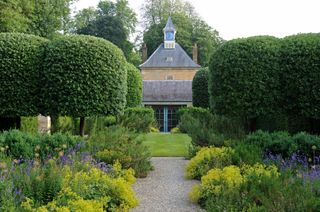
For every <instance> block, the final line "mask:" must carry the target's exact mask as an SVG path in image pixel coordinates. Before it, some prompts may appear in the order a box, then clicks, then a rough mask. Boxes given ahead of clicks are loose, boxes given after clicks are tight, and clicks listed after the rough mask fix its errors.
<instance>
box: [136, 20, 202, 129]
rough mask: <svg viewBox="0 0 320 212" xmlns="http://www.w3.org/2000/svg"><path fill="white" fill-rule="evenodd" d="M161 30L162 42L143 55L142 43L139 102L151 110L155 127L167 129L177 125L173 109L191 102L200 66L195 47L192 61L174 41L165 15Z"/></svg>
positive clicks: (172, 28) (175, 113)
mask: <svg viewBox="0 0 320 212" xmlns="http://www.w3.org/2000/svg"><path fill="white" fill-rule="evenodd" d="M163 33H164V43H162V44H160V45H159V47H158V48H157V49H156V50H155V51H154V52H153V54H152V55H151V56H150V57H149V58H147V57H146V53H147V52H146V46H144V50H143V58H144V59H146V61H144V63H143V64H141V65H140V69H141V74H142V77H143V104H144V106H150V107H152V108H153V109H154V110H155V115H156V118H157V121H158V125H159V128H160V130H161V131H162V132H169V131H170V130H171V129H172V128H174V127H176V125H177V124H178V120H177V110H178V109H179V108H181V107H186V106H190V105H192V80H193V77H194V75H195V74H196V72H197V71H198V70H199V68H200V66H199V65H198V64H197V57H198V52H197V47H196V45H195V46H194V48H193V60H192V59H191V58H190V57H189V55H188V54H187V53H186V52H185V51H184V50H183V48H182V47H181V46H180V45H179V44H178V43H176V41H175V36H176V33H177V31H176V29H175V27H174V25H173V22H172V20H171V17H169V19H168V21H167V24H166V26H165V28H164V29H163Z"/></svg>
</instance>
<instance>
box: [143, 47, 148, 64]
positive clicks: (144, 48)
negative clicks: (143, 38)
mask: <svg viewBox="0 0 320 212" xmlns="http://www.w3.org/2000/svg"><path fill="white" fill-rule="evenodd" d="M147 59H148V47H147V44H145V43H144V44H143V47H142V63H144V62H146V61H147Z"/></svg>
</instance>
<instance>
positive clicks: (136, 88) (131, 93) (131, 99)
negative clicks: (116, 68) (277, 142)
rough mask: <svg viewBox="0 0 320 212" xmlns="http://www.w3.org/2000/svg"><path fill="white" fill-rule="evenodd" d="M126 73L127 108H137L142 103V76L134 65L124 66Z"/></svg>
mask: <svg viewBox="0 0 320 212" xmlns="http://www.w3.org/2000/svg"><path fill="white" fill-rule="evenodd" d="M126 69H127V73H128V79H127V83H128V93H127V107H138V106H140V105H141V102H142V76H141V73H140V71H139V69H137V68H136V67H135V66H134V65H132V64H131V63H127V64H126Z"/></svg>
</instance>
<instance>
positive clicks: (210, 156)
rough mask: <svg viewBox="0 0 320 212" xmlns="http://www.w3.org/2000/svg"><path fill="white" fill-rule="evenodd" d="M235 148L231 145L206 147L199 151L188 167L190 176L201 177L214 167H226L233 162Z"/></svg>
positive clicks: (188, 175)
mask: <svg viewBox="0 0 320 212" xmlns="http://www.w3.org/2000/svg"><path fill="white" fill-rule="evenodd" d="M233 154H234V150H233V149H231V148H229V147H222V148H216V147H204V148H202V149H200V151H198V152H197V154H196V156H195V157H193V158H192V159H191V160H190V162H189V163H188V165H187V167H186V176H187V177H188V178H193V179H200V178H201V177H202V176H204V175H206V174H207V172H208V171H209V170H210V169H212V168H214V167H220V168H222V167H225V166H228V165H231V164H232V156H233Z"/></svg>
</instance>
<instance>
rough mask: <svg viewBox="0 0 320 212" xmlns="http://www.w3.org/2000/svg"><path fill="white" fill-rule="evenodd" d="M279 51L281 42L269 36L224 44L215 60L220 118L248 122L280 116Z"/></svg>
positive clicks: (212, 88) (214, 101)
mask: <svg viewBox="0 0 320 212" xmlns="http://www.w3.org/2000/svg"><path fill="white" fill-rule="evenodd" d="M278 49H279V40H278V39H277V38H274V37H269V36H259V37H251V38H244V39H236V40H232V41H229V42H226V43H225V44H223V45H222V46H221V47H220V48H219V49H218V50H217V51H216V52H215V53H214V54H213V56H212V58H211V64H210V73H209V81H210V82H209V94H210V106H211V108H212V109H213V110H214V111H215V112H216V113H218V114H221V115H227V116H233V117H241V118H243V119H245V120H248V121H250V120H251V119H255V118H257V117H259V116H264V115H267V114H275V113H277V112H279V109H278V101H279V100H280V99H279V98H280V89H279V86H280V84H279V83H280V82H279V51H278ZM252 128H253V129H252ZM254 128H255V126H253V127H251V129H250V130H254Z"/></svg>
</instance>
